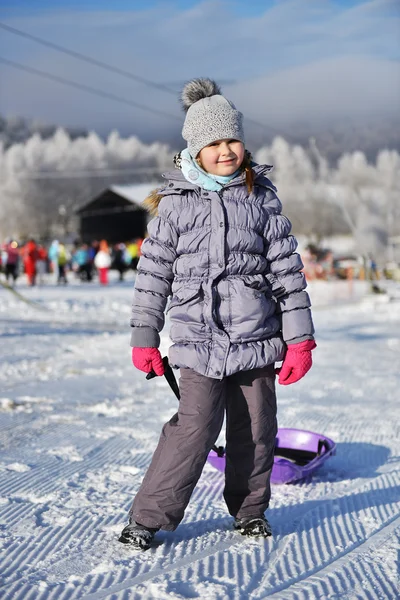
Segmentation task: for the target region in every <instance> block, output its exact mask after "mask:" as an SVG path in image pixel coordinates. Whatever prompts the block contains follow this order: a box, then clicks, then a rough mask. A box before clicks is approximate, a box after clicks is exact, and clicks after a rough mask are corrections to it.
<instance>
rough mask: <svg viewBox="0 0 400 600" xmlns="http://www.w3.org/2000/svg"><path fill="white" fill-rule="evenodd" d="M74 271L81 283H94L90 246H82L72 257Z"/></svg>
mask: <svg viewBox="0 0 400 600" xmlns="http://www.w3.org/2000/svg"><path fill="white" fill-rule="evenodd" d="M72 261H73V265H74V269H75V270H76V274H77V275H78V277H79V279H80V280H81V281H92V270H93V263H92V260H91V259H90V254H89V246H88V245H87V244H82V245H81V246H79V248H77V249H76V250H75V252H74V255H73V257H72Z"/></svg>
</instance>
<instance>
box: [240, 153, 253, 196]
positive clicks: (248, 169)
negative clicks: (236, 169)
mask: <svg viewBox="0 0 400 600" xmlns="http://www.w3.org/2000/svg"><path fill="white" fill-rule="evenodd" d="M241 169H242V170H243V171H245V173H246V187H247V191H248V192H249V194H251V192H252V191H253V186H254V171H253V169H252V166H251V154H250V152H249V151H248V150H245V151H244V158H243V162H242V164H241Z"/></svg>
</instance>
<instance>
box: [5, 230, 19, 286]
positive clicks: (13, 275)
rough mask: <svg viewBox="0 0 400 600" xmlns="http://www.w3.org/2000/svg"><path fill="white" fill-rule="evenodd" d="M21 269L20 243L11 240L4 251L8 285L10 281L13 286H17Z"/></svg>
mask: <svg viewBox="0 0 400 600" xmlns="http://www.w3.org/2000/svg"><path fill="white" fill-rule="evenodd" d="M18 268H19V251H18V242H16V241H15V240H9V241H8V242H7V243H6V244H5V246H4V251H3V269H4V274H5V276H6V281H7V283H8V282H9V279H11V281H12V285H15V283H16V281H17V278H18Z"/></svg>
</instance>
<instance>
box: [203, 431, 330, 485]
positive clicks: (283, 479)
mask: <svg viewBox="0 0 400 600" xmlns="http://www.w3.org/2000/svg"><path fill="white" fill-rule="evenodd" d="M218 450H219V449H218ZM334 454H336V444H335V442H334V441H333V440H331V439H329V438H327V437H326V436H324V435H321V434H319V433H314V432H313V431H306V430H303V429H286V428H280V429H278V434H277V436H276V442H275V455H274V464H273V467H272V473H271V483H274V484H279V483H295V482H297V481H301V480H302V479H306V478H308V477H310V476H311V475H313V473H314V472H315V471H316V470H317V469H319V467H321V466H322V465H323V464H324V462H325V461H326V460H328V458H330V457H331V456H333V455H334ZM208 462H209V463H210V464H211V465H212V466H213V467H215V468H216V469H218V471H224V470H225V456H223V455H221V452H220V455H219V456H218V454H217V452H216V451H215V450H211V452H210V454H209V455H208Z"/></svg>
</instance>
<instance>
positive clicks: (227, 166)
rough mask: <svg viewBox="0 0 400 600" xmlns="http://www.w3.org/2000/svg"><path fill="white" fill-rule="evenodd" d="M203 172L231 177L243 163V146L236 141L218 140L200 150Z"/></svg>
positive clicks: (199, 156)
mask: <svg viewBox="0 0 400 600" xmlns="http://www.w3.org/2000/svg"><path fill="white" fill-rule="evenodd" d="M198 158H199V159H200V162H201V166H202V168H203V169H204V171H207V173H211V174H212V175H222V176H228V175H232V173H234V172H235V171H237V169H238V168H239V167H240V165H241V164H242V162H243V158H244V146H243V143H242V142H239V141H238V140H218V141H216V142H213V143H212V144H208V146H205V147H204V148H203V149H202V150H200V152H199V155H198Z"/></svg>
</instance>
